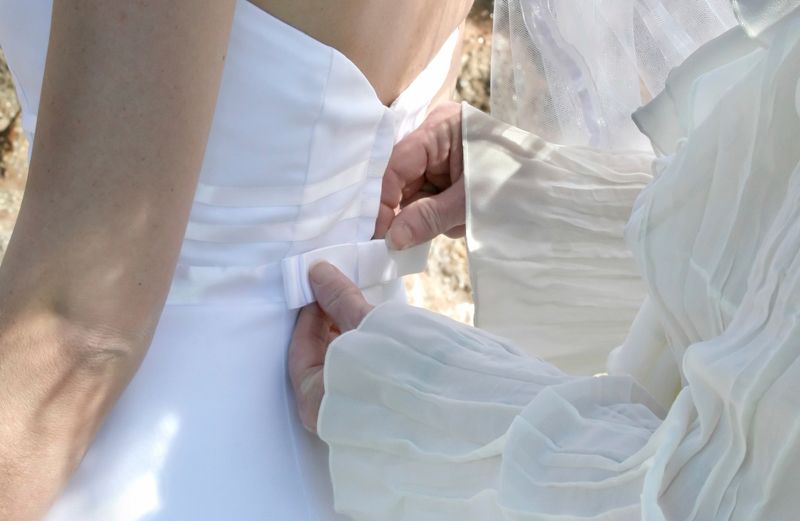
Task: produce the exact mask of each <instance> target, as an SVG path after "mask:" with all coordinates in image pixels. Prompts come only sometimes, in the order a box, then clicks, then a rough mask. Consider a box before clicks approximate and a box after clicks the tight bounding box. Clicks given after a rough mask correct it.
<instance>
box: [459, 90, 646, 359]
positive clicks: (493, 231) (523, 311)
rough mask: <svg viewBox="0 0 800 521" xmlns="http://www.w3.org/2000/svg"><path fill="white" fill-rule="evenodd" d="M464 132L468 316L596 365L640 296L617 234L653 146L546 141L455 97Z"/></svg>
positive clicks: (539, 350) (526, 344)
mask: <svg viewBox="0 0 800 521" xmlns="http://www.w3.org/2000/svg"><path fill="white" fill-rule="evenodd" d="M463 135H464V136H465V138H464V158H465V174H464V175H465V179H466V182H467V194H468V199H469V202H468V205H467V208H468V214H467V223H468V224H467V230H468V235H467V245H468V248H469V261H470V274H471V277H472V287H473V295H474V298H475V302H476V314H475V324H476V325H477V326H478V327H480V328H482V329H486V330H487V331H490V332H492V333H495V334H498V335H501V336H504V337H507V338H510V339H512V340H513V341H515V342H516V344H517V345H519V346H520V347H522V348H523V349H524V350H525V351H527V352H528V353H529V354H531V355H534V356H536V357H539V358H542V359H544V360H546V361H548V362H551V363H553V364H555V365H557V366H558V367H559V368H561V369H562V370H564V371H567V372H569V373H571V374H582V375H592V374H596V373H601V372H604V371H605V370H606V358H607V357H608V354H609V351H610V350H611V349H612V348H614V347H616V346H618V345H620V344H621V343H622V342H623V340H624V339H625V335H626V332H627V331H628V329H629V328H630V324H631V322H632V321H633V318H634V316H635V315H636V310H637V309H638V307H639V306H640V305H641V303H642V300H643V299H644V296H645V289H644V284H643V283H642V280H641V276H640V275H639V272H638V270H637V267H636V263H635V262H634V260H633V255H632V253H631V252H630V250H629V249H628V248H627V247H626V246H625V241H624V238H623V235H624V230H625V223H626V221H627V220H628V217H629V216H630V213H631V208H632V207H633V204H634V201H635V200H636V197H637V196H638V195H639V193H640V192H641V191H642V189H643V188H644V187H645V185H646V184H647V183H648V182H649V181H650V179H651V178H652V176H651V173H650V172H651V168H652V162H653V160H654V156H653V154H652V153H645V152H636V151H631V152H616V153H604V152H600V151H598V150H594V149H590V148H582V147H570V146H559V145H554V144H551V143H548V142H547V141H544V140H543V139H541V138H539V137H538V136H535V135H533V134H529V133H527V132H524V131H522V130H520V129H518V128H516V127H512V126H510V125H506V124H501V123H499V122H498V121H497V120H495V119H492V118H491V117H489V116H488V115H486V114H484V113H483V112H481V111H479V110H477V109H475V108H473V107H470V106H469V105H466V104H465V105H464V106H463ZM587 331H591V334H587ZM533 339H535V341H533Z"/></svg>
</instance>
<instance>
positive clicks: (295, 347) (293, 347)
mask: <svg viewBox="0 0 800 521" xmlns="http://www.w3.org/2000/svg"><path fill="white" fill-rule="evenodd" d="M330 335H331V323H330V321H329V320H328V318H327V317H326V316H325V313H324V312H323V311H322V309H320V307H319V306H318V305H317V304H311V305H309V306H306V307H304V308H303V309H301V310H300V314H299V315H298V317H297V325H296V326H295V330H294V334H293V336H292V341H291V342H290V344H289V367H288V369H289V379H290V380H291V382H292V388H293V389H294V395H295V402H296V404H297V412H298V414H299V416H300V420H301V421H302V422H303V426H304V427H305V428H306V429H308V430H309V431H311V432H316V428H317V415H318V413H319V407H320V404H321V403H322V396H323V395H324V393H325V387H324V383H323V377H322V375H323V373H322V367H323V364H324V362H325V352H326V351H327V348H328V344H329V343H330Z"/></svg>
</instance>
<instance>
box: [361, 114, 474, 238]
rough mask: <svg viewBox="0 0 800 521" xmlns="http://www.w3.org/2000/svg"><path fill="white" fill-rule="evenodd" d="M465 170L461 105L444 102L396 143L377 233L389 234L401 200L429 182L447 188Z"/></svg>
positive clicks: (385, 180) (411, 197)
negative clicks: (388, 231) (417, 126)
mask: <svg viewBox="0 0 800 521" xmlns="http://www.w3.org/2000/svg"><path fill="white" fill-rule="evenodd" d="M462 173H463V153H462V144H461V106H460V105H459V104H458V103H444V104H441V105H439V106H438V107H437V108H436V109H434V110H433V111H432V112H431V114H430V115H429V116H428V118H427V119H426V120H425V122H424V123H423V124H422V125H421V126H420V127H419V128H418V129H417V130H415V131H414V132H412V133H411V134H409V135H408V136H406V137H405V138H403V139H402V140H401V141H400V142H399V143H398V144H397V145H395V147H394V150H393V151H392V155H391V157H390V158H389V163H388V165H387V168H386V173H385V174H384V176H383V184H382V186H381V206H380V211H379V213H378V218H377V220H376V224H375V237H376V238H379V239H380V238H382V237H383V236H384V235H385V234H386V232H387V230H388V229H389V227H390V225H391V223H392V221H393V220H394V218H395V212H396V211H397V209H398V208H399V207H400V206H401V204H402V205H405V204H408V203H409V201H412V200H414V198H415V197H416V196H417V194H418V193H420V192H424V191H425V186H426V185H427V186H433V187H435V188H436V190H437V191H441V190H446V189H447V188H449V187H450V186H451V184H453V183H454V182H455V181H456V180H457V179H459V178H461V177H462ZM426 195H427V194H426Z"/></svg>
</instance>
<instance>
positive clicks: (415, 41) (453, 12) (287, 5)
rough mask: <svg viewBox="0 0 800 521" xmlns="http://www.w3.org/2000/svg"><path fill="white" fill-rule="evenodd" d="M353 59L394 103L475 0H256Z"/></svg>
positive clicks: (385, 100) (279, 16)
mask: <svg viewBox="0 0 800 521" xmlns="http://www.w3.org/2000/svg"><path fill="white" fill-rule="evenodd" d="M251 1H252V3H253V4H255V5H257V6H259V7H260V8H262V9H264V10H265V11H267V12H269V13H271V14H272V15H274V16H276V17H277V18H280V19H281V20H283V21H285V22H287V23H288V24H290V25H292V26H294V27H296V28H298V29H300V30H301V31H303V32H305V33H306V34H308V35H310V36H312V37H313V38H315V39H317V40H319V41H321V42H323V43H325V44H327V45H330V46H331V47H334V48H336V49H338V50H339V51H341V52H342V53H343V54H344V55H346V56H347V57H348V58H350V59H351V60H352V61H353V62H354V63H355V64H356V65H357V66H358V67H359V69H361V71H362V72H363V73H364V75H365V76H366V77H367V79H369V81H370V83H372V85H373V86H374V87H375V90H376V92H377V93H378V96H379V97H380V99H381V101H383V102H384V103H386V104H388V103H391V102H392V101H393V100H394V99H395V98H396V97H397V96H398V95H399V94H400V93H401V92H402V91H403V89H404V88H405V87H407V86H408V84H409V83H411V81H412V80H413V79H414V78H415V77H416V76H417V75H418V74H419V73H420V72H421V71H422V69H424V68H425V66H426V65H427V64H428V62H429V61H430V60H431V59H432V58H433V56H434V55H435V54H436V51H438V50H439V48H440V47H441V45H442V44H443V43H444V41H445V40H446V39H447V38H448V37H449V36H450V35H451V34H452V33H453V31H454V30H455V29H456V28H457V27H458V26H459V25H460V24H461V23H462V22H463V20H464V19H465V18H466V15H467V13H468V11H469V9H470V7H471V6H472V0H402V1H398V0H337V1H335V2H331V1H330V0H251Z"/></svg>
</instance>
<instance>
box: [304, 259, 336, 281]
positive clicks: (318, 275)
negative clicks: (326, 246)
mask: <svg viewBox="0 0 800 521" xmlns="http://www.w3.org/2000/svg"><path fill="white" fill-rule="evenodd" d="M334 276H336V268H334V267H333V266H332V265H331V264H329V263H327V262H319V263H317V264H314V265H313V266H311V269H310V270H309V272H308V278H310V279H311V282H313V283H314V284H316V285H318V286H320V285H322V284H325V283H326V282H328V281H329V280H331V277H334Z"/></svg>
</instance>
